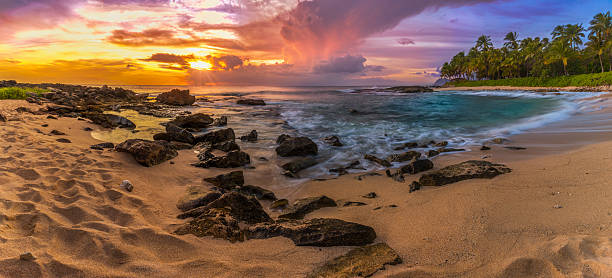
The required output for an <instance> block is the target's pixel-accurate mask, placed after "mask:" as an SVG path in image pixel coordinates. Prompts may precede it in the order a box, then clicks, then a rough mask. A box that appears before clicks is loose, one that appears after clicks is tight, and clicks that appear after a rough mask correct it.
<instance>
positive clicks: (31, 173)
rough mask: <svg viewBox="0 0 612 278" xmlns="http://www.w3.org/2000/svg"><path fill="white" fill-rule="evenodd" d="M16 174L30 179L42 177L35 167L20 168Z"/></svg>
mask: <svg viewBox="0 0 612 278" xmlns="http://www.w3.org/2000/svg"><path fill="white" fill-rule="evenodd" d="M15 174H17V175H18V176H20V177H21V178H23V179H24V180H28V181H33V180H37V179H39V178H40V174H38V172H36V171H35V170H34V169H18V170H17V171H16V172H15Z"/></svg>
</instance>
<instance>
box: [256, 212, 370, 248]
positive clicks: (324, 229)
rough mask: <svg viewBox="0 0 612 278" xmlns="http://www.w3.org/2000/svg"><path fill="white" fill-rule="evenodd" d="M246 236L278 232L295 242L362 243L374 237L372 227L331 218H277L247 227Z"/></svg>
mask: <svg viewBox="0 0 612 278" xmlns="http://www.w3.org/2000/svg"><path fill="white" fill-rule="evenodd" d="M246 236H247V238H249V239H265V238H272V237H277V236H283V237H286V238H289V239H291V240H292V241H293V243H294V244H295V245H297V246H321V247H328V246H363V245H366V244H370V243H372V242H373V241H374V239H376V232H374V229H372V228H371V227H368V226H365V225H361V224H357V223H353V222H347V221H343V220H340V219H333V218H315V219H311V220H298V221H286V222H281V221H277V222H276V223H273V224H259V225H255V226H252V227H249V229H248V231H247V232H246Z"/></svg>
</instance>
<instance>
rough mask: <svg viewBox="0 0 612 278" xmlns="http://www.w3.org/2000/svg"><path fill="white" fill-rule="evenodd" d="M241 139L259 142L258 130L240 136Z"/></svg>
mask: <svg viewBox="0 0 612 278" xmlns="http://www.w3.org/2000/svg"><path fill="white" fill-rule="evenodd" d="M240 140H241V141H247V142H257V130H251V132H249V134H247V135H244V136H240Z"/></svg>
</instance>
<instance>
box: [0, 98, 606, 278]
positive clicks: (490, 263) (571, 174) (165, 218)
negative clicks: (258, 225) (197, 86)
mask: <svg viewBox="0 0 612 278" xmlns="http://www.w3.org/2000/svg"><path fill="white" fill-rule="evenodd" d="M19 106H25V107H31V108H32V109H38V108H39V107H38V106H37V105H33V104H28V103H26V102H25V101H0V113H2V114H4V115H6V116H7V117H8V118H9V120H10V121H8V122H5V123H2V122H0V134H1V136H0V150H2V153H0V162H1V163H0V185H1V186H2V190H0V203H1V204H2V205H1V206H0V275H1V276H4V277H304V276H306V275H307V274H308V273H310V272H311V271H312V270H313V269H314V268H316V267H318V266H321V265H322V264H324V263H325V262H326V261H328V260H330V259H332V258H334V257H336V256H339V255H341V254H344V253H346V252H347V251H349V250H350V249H352V248H351V247H298V246H295V245H294V244H293V242H291V241H290V240H289V239H286V238H283V237H277V238H272V239H265V240H248V241H246V242H242V243H230V242H228V241H225V240H221V239H213V238H210V237H204V238H198V237H195V236H192V235H185V236H178V235H174V234H172V231H173V230H174V229H175V228H176V227H177V225H178V224H181V223H184V222H185V220H180V219H177V218H176V215H177V214H179V213H180V211H179V210H178V209H177V208H176V202H177V200H178V199H179V198H180V197H181V196H182V195H183V194H184V192H185V189H186V188H187V187H188V186H190V185H202V184H204V183H203V181H202V178H204V177H210V176H214V175H216V174H219V173H224V172H228V171H229V170H221V169H217V170H212V169H201V168H195V167H192V166H190V165H189V164H190V163H192V162H195V161H196V159H197V158H196V157H195V155H194V154H193V151H191V150H183V151H180V154H179V156H178V157H177V158H175V159H173V160H172V161H173V162H174V164H171V163H169V162H166V163H163V164H161V165H157V166H154V167H151V168H146V167H142V166H140V165H139V164H137V163H136V162H135V161H134V160H133V158H132V157H131V156H129V155H127V154H125V153H117V152H114V151H108V150H105V151H97V150H91V149H90V148H89V146H90V145H92V144H96V143H100V141H97V140H95V139H93V138H92V137H91V136H90V133H89V132H87V131H84V130H83V128H85V127H91V128H94V129H98V127H96V126H94V125H92V124H89V123H88V122H86V121H79V120H77V119H72V118H60V119H57V120H56V119H47V118H46V115H32V114H29V113H17V112H15V111H14V109H15V108H16V107H19ZM43 124H48V127H43V126H42V125H43ZM54 129H55V130H59V131H62V132H64V133H66V135H64V136H58V135H49V133H50V132H51V130H54ZM584 136H588V135H584ZM58 138H66V139H69V140H70V141H71V143H61V142H58V141H56V139H58ZM609 138H610V137H608V138H606V136H602V137H601V138H600V139H598V140H597V143H590V144H587V145H576V146H575V147H574V148H571V149H563V150H562V149H559V150H557V151H548V152H545V153H538V150H537V148H534V149H533V150H532V149H531V148H529V149H527V150H525V151H509V150H505V149H503V148H502V147H501V146H493V149H492V150H491V151H488V152H480V151H473V152H467V153H463V154H453V155H446V156H441V157H439V158H435V159H434V160H433V161H434V163H435V168H441V167H444V166H446V165H450V164H453V163H457V162H461V161H464V160H468V159H474V158H475V159H480V158H481V156H482V155H484V154H485V153H486V154H490V155H491V158H488V159H487V160H489V161H492V162H497V163H504V164H506V165H507V166H508V167H510V168H512V172H511V173H509V174H505V175H502V176H498V177H496V178H493V179H490V180H489V179H486V180H483V179H473V180H467V181H462V182H458V183H454V184H450V185H447V186H443V187H436V188H432V187H429V188H427V187H426V188H423V189H421V190H419V191H416V192H412V193H409V186H408V185H409V184H410V182H411V181H412V180H416V179H418V177H419V175H414V176H406V182H405V183H399V182H395V181H393V180H392V179H390V178H387V177H385V176H370V177H366V178H364V179H363V180H357V179H356V175H355V174H351V175H346V176H341V177H339V178H337V179H332V180H326V181H309V182H306V183H304V184H302V185H300V186H299V187H292V188H286V189H284V190H280V189H278V186H277V185H269V184H267V179H264V178H261V175H257V174H255V173H253V174H249V172H247V173H246V183H247V184H253V185H258V186H261V187H264V188H270V189H274V190H275V193H276V194H277V196H278V197H279V198H288V199H290V200H295V199H297V198H302V197H309V196H318V195H326V196H328V197H330V198H332V199H335V200H349V201H360V202H365V203H367V205H365V206H358V207H338V208H324V209H320V210H317V211H315V212H313V213H310V214H309V215H307V218H315V217H333V218H339V219H343V220H347V221H352V222H357V223H360V224H364V225H368V226H371V227H373V228H374V230H375V231H376V233H377V235H378V238H377V240H376V241H377V242H386V243H387V244H389V246H390V247H392V248H393V249H395V250H396V251H397V252H398V253H399V254H400V256H401V257H402V259H403V263H402V264H399V265H396V266H387V267H386V270H381V271H379V272H377V273H376V274H375V275H374V277H612V237H611V236H610V232H611V227H610V225H611V224H612V171H610V167H611V166H612V141H609V142H608V140H609ZM606 139H608V140H606ZM523 140H524V141H520V142H528V141H529V140H527V139H523ZM586 141H588V140H586ZM534 153H536V154H537V155H534ZM529 154H531V155H529ZM256 171H257V169H255V170H253V172H256ZM123 180H130V181H131V182H132V183H133V184H134V190H133V191H132V192H126V191H124V190H123V189H121V188H119V184H120V183H121V181H123ZM368 192H376V194H377V195H378V196H379V197H377V198H375V199H365V198H363V197H361V196H362V195H364V194H366V193H368ZM262 205H263V206H264V207H265V208H267V207H268V205H269V203H268V202H262ZM390 205H396V206H397V207H390ZM378 207H381V208H380V209H376V210H375V208H378ZM271 215H273V216H274V215H277V213H271ZM27 252H31V254H32V255H33V257H34V259H33V260H32V259H28V258H23V259H20V255H22V254H25V253H27Z"/></svg>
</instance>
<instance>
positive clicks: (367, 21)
mask: <svg viewBox="0 0 612 278" xmlns="http://www.w3.org/2000/svg"><path fill="white" fill-rule="evenodd" d="M611 6H612V0H598V1H597V0H584V1H560V0H556V1H552V0H550V1H549V0H544V1H538V0H516V1H512V0H499V1H493V0H428V1H425V0H421V1H412V0H312V1H298V0H284V1H283V0H231V1H223V0H0V80H1V79H15V80H18V81H20V82H64V83H81V84H109V85H136V84H141V85H184V84H192V85H281V86H293V85H387V84H388V85H393V84H427V83H432V82H433V81H435V80H436V79H437V78H438V76H437V67H439V66H440V65H441V63H443V62H444V61H446V60H447V59H449V58H450V57H451V56H453V55H454V54H455V53H457V52H458V51H461V50H464V49H468V48H469V47H471V46H472V45H473V42H474V41H475V40H476V37H477V36H479V35H481V34H488V35H491V36H492V38H493V41H494V42H495V43H496V44H500V43H501V42H502V41H501V40H502V38H503V36H504V35H505V34H506V33H507V32H510V31H516V32H518V33H519V37H520V38H522V37H524V36H548V35H549V33H550V31H551V30H552V29H553V27H554V26H555V25H558V24H567V23H572V24H573V23H584V24H585V25H587V24H588V21H589V20H590V19H591V18H592V17H593V15H594V14H596V13H598V12H603V11H606V10H609V9H610V7H611Z"/></svg>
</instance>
